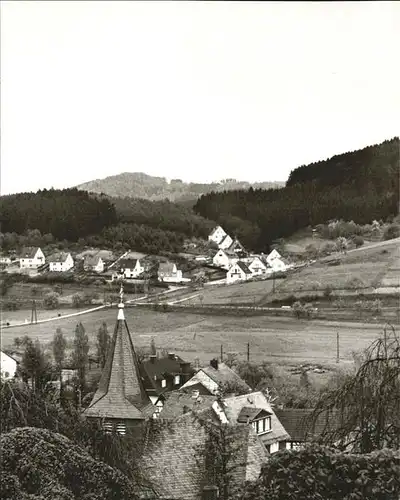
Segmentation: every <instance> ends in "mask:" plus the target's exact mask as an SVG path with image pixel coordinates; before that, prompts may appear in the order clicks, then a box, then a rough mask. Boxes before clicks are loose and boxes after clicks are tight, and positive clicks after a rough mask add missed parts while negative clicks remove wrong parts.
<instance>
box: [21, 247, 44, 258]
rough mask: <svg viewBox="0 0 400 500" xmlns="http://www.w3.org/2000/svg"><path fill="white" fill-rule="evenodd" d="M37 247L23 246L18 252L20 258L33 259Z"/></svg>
mask: <svg viewBox="0 0 400 500" xmlns="http://www.w3.org/2000/svg"><path fill="white" fill-rule="evenodd" d="M38 250H40V248H39V247H24V248H23V249H22V251H21V254H20V259H33V258H34V257H35V255H36V252H37V251H38Z"/></svg>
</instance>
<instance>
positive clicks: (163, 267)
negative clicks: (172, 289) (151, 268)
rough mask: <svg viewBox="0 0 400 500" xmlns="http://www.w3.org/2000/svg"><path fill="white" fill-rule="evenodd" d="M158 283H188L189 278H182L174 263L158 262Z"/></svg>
mask: <svg viewBox="0 0 400 500" xmlns="http://www.w3.org/2000/svg"><path fill="white" fill-rule="evenodd" d="M157 274H158V281H163V282H165V283H177V282H181V281H190V279H189V278H183V276H182V271H180V270H179V269H178V268H177V267H176V264H175V263H174V262H160V264H159V266H158V273H157Z"/></svg>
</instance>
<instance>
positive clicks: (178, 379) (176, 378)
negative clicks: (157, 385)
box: [174, 375, 181, 385]
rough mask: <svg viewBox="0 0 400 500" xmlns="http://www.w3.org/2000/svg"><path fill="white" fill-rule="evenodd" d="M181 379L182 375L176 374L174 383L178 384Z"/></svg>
mask: <svg viewBox="0 0 400 500" xmlns="http://www.w3.org/2000/svg"><path fill="white" fill-rule="evenodd" d="M180 381H181V377H180V376H179V375H175V377H174V384H175V385H178V384H179V383H180Z"/></svg>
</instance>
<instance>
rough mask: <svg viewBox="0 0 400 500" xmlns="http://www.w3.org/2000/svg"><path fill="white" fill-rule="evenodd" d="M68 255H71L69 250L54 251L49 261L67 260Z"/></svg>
mask: <svg viewBox="0 0 400 500" xmlns="http://www.w3.org/2000/svg"><path fill="white" fill-rule="evenodd" d="M68 255H71V254H70V253H69V252H59V253H54V254H53V255H51V256H50V257H49V258H48V262H49V263H50V262H65V261H66V260H67V257H68Z"/></svg>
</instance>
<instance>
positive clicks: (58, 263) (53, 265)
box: [48, 252, 74, 273]
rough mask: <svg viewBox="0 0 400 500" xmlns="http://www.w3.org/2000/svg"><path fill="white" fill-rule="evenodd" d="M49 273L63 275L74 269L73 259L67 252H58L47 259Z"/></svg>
mask: <svg viewBox="0 0 400 500" xmlns="http://www.w3.org/2000/svg"><path fill="white" fill-rule="evenodd" d="M48 261H49V271H53V272H60V273H65V272H66V271H69V270H70V269H72V268H73V267H74V259H73V258H72V256H71V254H70V253H69V252H59V253H56V254H53V255H52V256H50V257H49V260H48Z"/></svg>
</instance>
